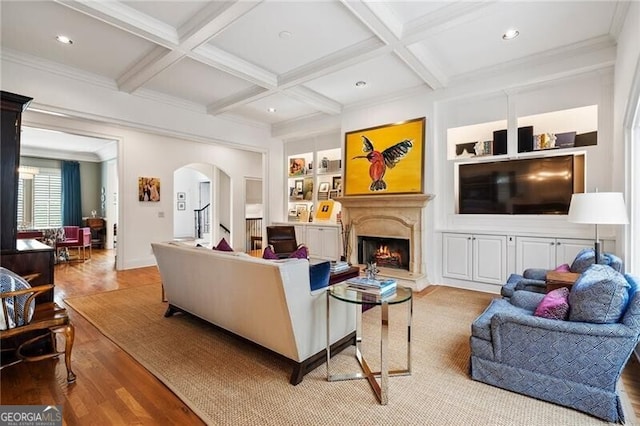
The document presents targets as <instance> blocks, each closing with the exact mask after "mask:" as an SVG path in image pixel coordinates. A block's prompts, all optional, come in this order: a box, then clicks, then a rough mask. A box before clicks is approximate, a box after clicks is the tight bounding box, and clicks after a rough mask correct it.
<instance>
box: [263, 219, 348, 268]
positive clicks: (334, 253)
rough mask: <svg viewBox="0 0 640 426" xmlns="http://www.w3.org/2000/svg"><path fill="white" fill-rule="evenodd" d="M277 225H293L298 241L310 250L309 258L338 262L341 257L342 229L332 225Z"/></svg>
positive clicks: (289, 224)
mask: <svg viewBox="0 0 640 426" xmlns="http://www.w3.org/2000/svg"><path fill="white" fill-rule="evenodd" d="M275 225H288V226H291V225H293V226H294V228H295V231H296V241H297V242H298V244H304V245H305V246H307V248H308V249H309V256H310V257H314V258H320V259H327V260H338V259H340V255H341V245H340V238H341V237H340V227H339V226H338V225H331V224H321V225H320V224H315V223H304V224H302V223H298V224H292V223H286V222H285V223H275Z"/></svg>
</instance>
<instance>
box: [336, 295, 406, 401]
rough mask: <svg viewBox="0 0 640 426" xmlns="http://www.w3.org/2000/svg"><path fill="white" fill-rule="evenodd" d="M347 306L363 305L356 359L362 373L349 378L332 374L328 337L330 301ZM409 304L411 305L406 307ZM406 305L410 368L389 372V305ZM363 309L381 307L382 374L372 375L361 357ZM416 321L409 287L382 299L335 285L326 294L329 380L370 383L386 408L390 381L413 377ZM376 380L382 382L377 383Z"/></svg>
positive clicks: (375, 372) (358, 328)
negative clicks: (395, 377) (343, 303)
mask: <svg viewBox="0 0 640 426" xmlns="http://www.w3.org/2000/svg"><path fill="white" fill-rule="evenodd" d="M332 297H333V298H334V299H337V300H340V301H342V302H345V303H352V304H356V305H360V307H359V309H356V355H355V356H356V359H357V360H358V363H359V364H360V368H361V370H362V372H357V373H350V374H331V342H330V336H329V330H330V327H329V323H330V315H331V313H330V312H329V305H330V303H329V302H330V300H331V298H332ZM407 302H408V303H407ZM402 303H407V314H408V318H407V368H406V369H403V370H391V371H389V360H388V357H387V348H388V344H389V305H397V304H402ZM362 305H379V306H380V371H371V369H370V368H369V365H368V364H367V362H366V360H365V359H364V357H363V356H362V352H361V348H360V346H361V343H362ZM412 317H413V294H412V290H411V289H410V288H407V287H401V286H398V287H396V290H395V293H393V294H390V295H389V296H384V297H382V298H381V297H380V296H379V295H374V294H371V293H365V292H360V291H357V290H353V289H352V288H350V287H349V286H348V284H346V283H341V284H336V285H334V286H331V287H329V288H328V290H327V380H328V381H330V382H335V381H340V380H354V379H367V380H368V381H369V384H370V385H371V388H372V389H373V392H374V393H375V395H376V397H377V398H378V401H379V402H380V404H382V405H386V404H387V403H388V401H389V398H388V387H389V377H393V376H408V375H410V374H411V321H412ZM377 378H380V382H379V383H378V380H377Z"/></svg>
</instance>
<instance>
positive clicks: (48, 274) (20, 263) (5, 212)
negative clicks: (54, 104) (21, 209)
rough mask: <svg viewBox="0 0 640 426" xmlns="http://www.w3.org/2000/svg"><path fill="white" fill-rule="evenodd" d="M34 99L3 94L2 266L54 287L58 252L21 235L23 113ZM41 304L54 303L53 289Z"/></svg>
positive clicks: (0, 169) (35, 282)
mask: <svg viewBox="0 0 640 426" xmlns="http://www.w3.org/2000/svg"><path fill="white" fill-rule="evenodd" d="M31 100H32V98H29V97H26V96H22V95H16V94H15V93H9V92H5V91H0V108H1V115H2V134H1V135H0V153H1V155H0V164H1V167H0V179H2V180H1V182H2V185H0V265H1V266H3V267H5V268H7V269H10V270H12V271H13V272H15V273H16V274H19V275H30V274H34V273H38V274H39V275H38V277H37V278H35V279H34V280H33V281H32V282H31V284H32V285H40V284H53V265H54V249H53V248H52V247H50V246H47V245H46V244H43V243H41V242H39V241H36V240H34V239H20V240H18V239H17V236H18V209H17V206H18V166H19V165H20V130H21V126H22V112H23V111H24V110H25V109H26V107H27V106H28V105H29V102H31ZM37 300H38V301H39V302H40V301H42V302H44V301H46V302H50V301H53V290H51V291H50V292H48V293H46V294H44V295H41V296H39V297H38V299H37Z"/></svg>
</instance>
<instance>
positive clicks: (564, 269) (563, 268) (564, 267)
mask: <svg viewBox="0 0 640 426" xmlns="http://www.w3.org/2000/svg"><path fill="white" fill-rule="evenodd" d="M554 271H556V272H571V268H570V267H569V264H568V263H563V264H562V265H560V266H558V267H556V269H554Z"/></svg>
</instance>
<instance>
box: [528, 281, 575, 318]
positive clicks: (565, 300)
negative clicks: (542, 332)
mask: <svg viewBox="0 0 640 426" xmlns="http://www.w3.org/2000/svg"><path fill="white" fill-rule="evenodd" d="M533 315H535V316H537V317H543V318H549V319H557V320H566V319H567V316H568V315H569V289H568V288H567V287H560V288H558V289H555V290H551V291H550V292H549V293H547V294H546V295H545V296H544V298H543V299H542V301H541V302H540V304H538V307H537V308H536V311H535V312H534V313H533Z"/></svg>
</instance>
